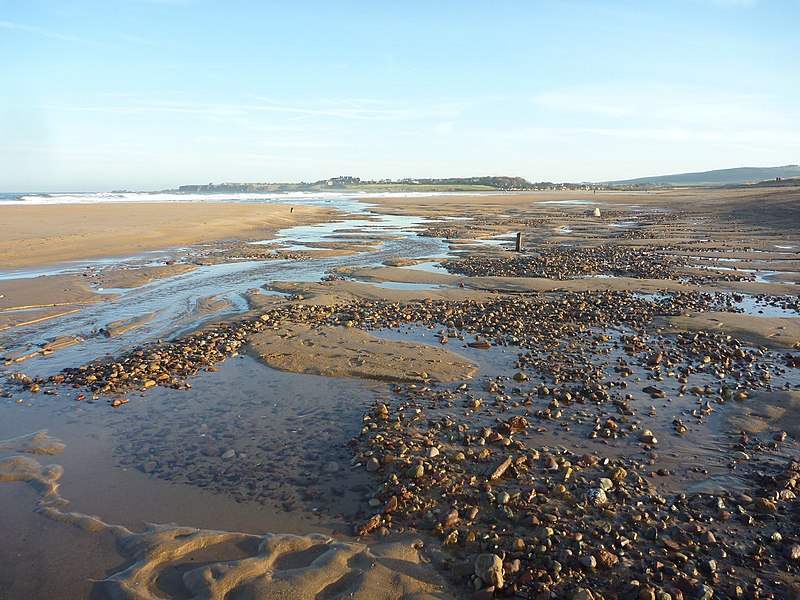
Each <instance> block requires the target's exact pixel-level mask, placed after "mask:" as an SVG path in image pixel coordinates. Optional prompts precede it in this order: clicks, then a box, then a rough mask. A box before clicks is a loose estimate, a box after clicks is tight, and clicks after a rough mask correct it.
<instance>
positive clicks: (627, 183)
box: [175, 165, 800, 193]
mask: <svg viewBox="0 0 800 600" xmlns="http://www.w3.org/2000/svg"><path fill="white" fill-rule="evenodd" d="M753 185H757V186H760V187H764V186H799V185H800V166H798V165H785V166H782V167H737V168H733V169H717V170H714V171H702V172H696V173H676V174H672V175H657V176H652V177H640V178H636V179H626V180H619V181H602V182H580V183H567V182H562V183H556V182H552V181H539V182H531V181H528V180H527V179H524V178H523V177H509V176H504V175H486V176H482V177H449V178H441V179H430V178H419V179H416V178H404V179H378V180H371V179H361V178H360V177H353V176H350V175H341V176H338V177H331V178H329V179H320V180H319V181H314V182H305V181H301V182H299V183H239V182H225V183H205V184H189V185H182V186H180V187H179V188H178V189H177V190H175V191H178V192H186V193H220V192H222V193H269V192H319V191H326V190H328V191H333V190H336V191H342V190H348V191H363V192H512V191H536V190H539V191H546V190H562V191H563V190H630V189H659V188H672V187H728V186H753Z"/></svg>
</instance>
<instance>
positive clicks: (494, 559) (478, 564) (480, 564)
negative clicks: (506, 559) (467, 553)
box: [475, 554, 504, 588]
mask: <svg viewBox="0 0 800 600" xmlns="http://www.w3.org/2000/svg"><path fill="white" fill-rule="evenodd" d="M475 575H477V576H478V577H479V578H480V579H481V581H483V583H484V585H487V586H491V585H493V586H496V587H498V588H502V587H503V584H504V581H503V561H502V559H501V558H500V557H499V556H497V555H496V554H480V555H478V557H477V558H476V559H475Z"/></svg>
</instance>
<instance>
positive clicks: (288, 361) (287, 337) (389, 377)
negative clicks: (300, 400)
mask: <svg viewBox="0 0 800 600" xmlns="http://www.w3.org/2000/svg"><path fill="white" fill-rule="evenodd" d="M250 346H251V348H252V349H253V350H254V351H255V352H256V353H257V354H258V356H259V357H260V358H261V360H263V361H264V362H265V363H267V364H268V365H269V366H271V367H273V368H276V369H281V370H283V371H290V372H292V373H306V374H309V375H324V376H326V377H356V378H360V379H377V380H382V381H420V380H421V379H423V378H424V379H431V380H433V381H460V380H462V379H469V378H470V377H472V375H473V374H474V373H475V371H477V369H478V367H477V366H476V365H474V364H473V363H471V362H470V361H468V360H467V359H466V358H463V357H461V356H459V355H458V354H455V353H453V352H450V351H448V350H444V349H443V348H437V347H434V346H428V345H426V344H416V343H409V342H397V341H389V340H384V339H380V338H377V337H374V336H372V335H369V334H368V333H365V332H363V331H360V330H356V329H345V328H341V327H314V328H313V329H312V328H311V327H309V326H308V325H302V324H298V325H291V326H286V327H282V328H281V329H278V330H270V331H264V332H262V333H257V334H255V335H253V336H251V338H250Z"/></svg>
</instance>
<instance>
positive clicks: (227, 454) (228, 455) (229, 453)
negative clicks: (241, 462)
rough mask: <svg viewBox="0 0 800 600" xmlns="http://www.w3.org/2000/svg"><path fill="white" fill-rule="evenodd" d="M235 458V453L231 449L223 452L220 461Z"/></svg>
mask: <svg viewBox="0 0 800 600" xmlns="http://www.w3.org/2000/svg"><path fill="white" fill-rule="evenodd" d="M235 456H236V451H235V450H233V449H232V448H231V449H230V450H226V451H225V452H223V453H222V456H221V457H220V458H221V459H222V460H229V459H231V458H233V457H235Z"/></svg>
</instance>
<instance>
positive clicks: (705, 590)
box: [696, 584, 714, 600]
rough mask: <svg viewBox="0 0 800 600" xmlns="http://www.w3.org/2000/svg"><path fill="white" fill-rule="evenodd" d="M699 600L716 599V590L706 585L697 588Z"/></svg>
mask: <svg viewBox="0 0 800 600" xmlns="http://www.w3.org/2000/svg"><path fill="white" fill-rule="evenodd" d="M696 597H697V600H711V598H713V597H714V590H713V589H711V587H709V586H707V585H706V584H702V585H700V586H698V588H697V594H696Z"/></svg>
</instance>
